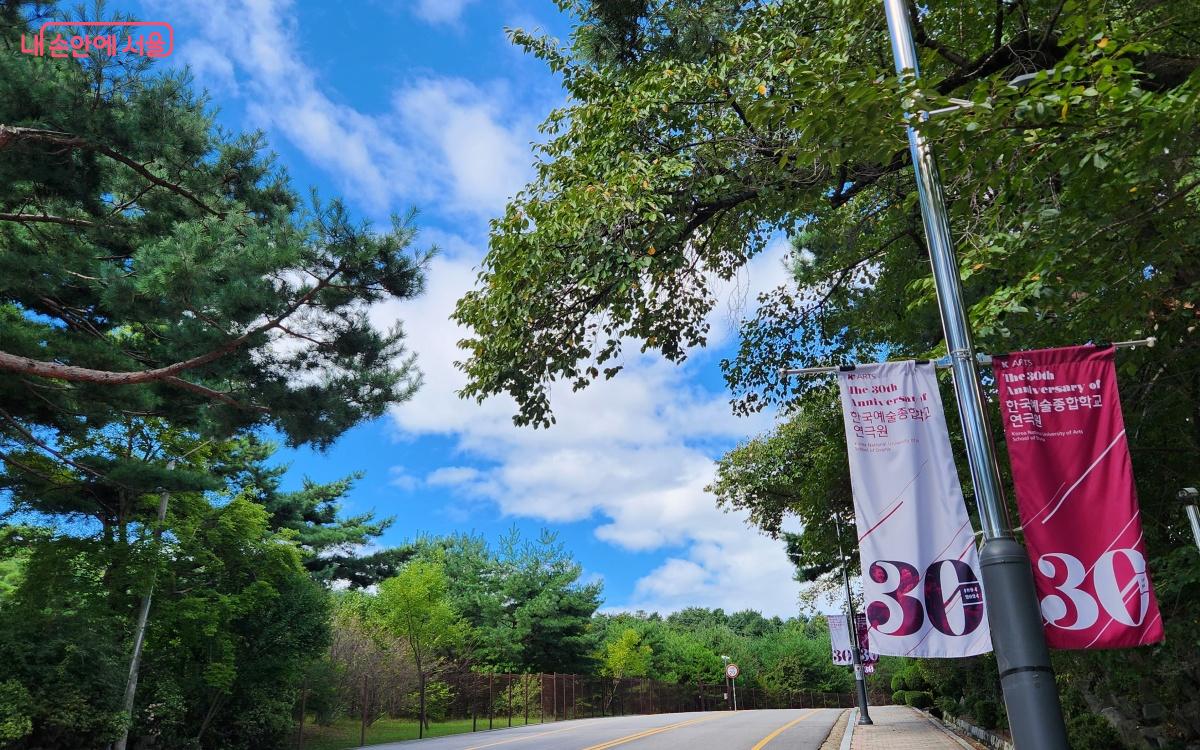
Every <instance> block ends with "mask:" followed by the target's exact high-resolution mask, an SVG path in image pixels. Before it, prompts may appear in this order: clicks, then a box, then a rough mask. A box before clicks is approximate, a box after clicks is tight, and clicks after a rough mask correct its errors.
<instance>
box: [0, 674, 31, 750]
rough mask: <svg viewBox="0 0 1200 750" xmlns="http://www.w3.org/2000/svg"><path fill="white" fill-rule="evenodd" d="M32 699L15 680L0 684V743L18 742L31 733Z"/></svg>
mask: <svg viewBox="0 0 1200 750" xmlns="http://www.w3.org/2000/svg"><path fill="white" fill-rule="evenodd" d="M32 703H33V698H32V697H31V696H30V695H29V691H28V690H26V689H25V687H24V686H23V685H21V683H19V682H17V681H16V680H8V681H6V682H0V741H6V742H11V741H14V740H19V739H21V738H22V737H24V736H25V735H27V734H29V733H30V732H31V731H33V719H31V718H30V714H31V712H32V705H31V704H32Z"/></svg>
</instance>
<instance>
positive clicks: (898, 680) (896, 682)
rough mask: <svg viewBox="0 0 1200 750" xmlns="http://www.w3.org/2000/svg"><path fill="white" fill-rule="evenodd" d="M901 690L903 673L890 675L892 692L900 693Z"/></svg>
mask: <svg viewBox="0 0 1200 750" xmlns="http://www.w3.org/2000/svg"><path fill="white" fill-rule="evenodd" d="M903 689H904V673H903V672H897V673H896V674H894V675H892V691H893V692H896V691H900V690H903Z"/></svg>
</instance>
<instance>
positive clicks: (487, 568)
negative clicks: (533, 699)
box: [417, 529, 602, 673]
mask: <svg viewBox="0 0 1200 750" xmlns="http://www.w3.org/2000/svg"><path fill="white" fill-rule="evenodd" d="M417 546H418V549H419V550H420V551H419V554H420V555H421V556H423V557H426V556H429V555H435V556H436V557H437V559H440V560H442V561H443V564H444V566H445V569H446V573H447V577H448V581H449V595H450V598H451V600H452V601H453V603H454V606H455V608H456V609H457V610H458V611H459V612H461V613H463V616H464V617H465V618H466V619H467V621H468V622H469V623H470V624H471V627H472V629H473V633H474V654H473V655H474V659H475V660H476V662H477V663H478V664H480V665H481V666H483V667H485V668H488V669H492V670H498V671H504V672H526V671H528V672H570V673H586V672H589V671H591V669H592V663H591V652H592V651H593V650H594V648H595V643H594V640H593V639H592V637H591V635H590V633H589V629H590V626H591V617H592V614H593V613H594V612H595V611H596V609H597V608H598V607H599V606H600V592H601V590H602V587H601V585H600V584H599V583H582V582H581V581H580V576H581V575H582V572H583V569H582V568H581V567H580V565H579V563H578V562H576V561H575V559H574V558H573V557H572V556H571V555H570V553H568V552H567V550H566V549H565V547H564V546H563V545H562V543H561V542H559V541H558V539H557V537H556V536H555V535H554V534H552V533H550V532H548V531H543V532H542V533H541V535H540V536H539V537H538V538H537V539H536V540H525V539H522V538H521V535H520V534H519V533H518V532H517V531H516V530H515V529H514V530H512V531H511V532H509V533H508V534H507V535H506V536H505V537H504V538H503V539H501V540H500V543H499V544H498V545H497V547H496V548H495V549H492V548H489V547H488V545H487V543H486V542H485V541H484V540H483V539H482V538H480V537H472V536H466V535H461V536H453V537H447V538H444V539H437V540H425V541H424V542H422V543H421V544H419V545H417Z"/></svg>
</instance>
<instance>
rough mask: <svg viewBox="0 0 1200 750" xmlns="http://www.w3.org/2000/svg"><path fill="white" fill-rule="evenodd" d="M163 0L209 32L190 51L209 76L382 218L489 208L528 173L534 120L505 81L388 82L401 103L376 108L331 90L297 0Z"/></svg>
mask: <svg viewBox="0 0 1200 750" xmlns="http://www.w3.org/2000/svg"><path fill="white" fill-rule="evenodd" d="M153 1H154V0H152V2H153ZM160 4H162V5H163V7H164V8H165V7H170V8H171V10H172V12H174V13H183V14H188V15H189V16H190V17H191V20H192V21H193V22H195V24H196V26H197V28H199V29H200V31H201V33H202V34H203V38H201V39H196V40H190V41H189V42H188V44H187V45H185V46H184V48H183V49H182V50H181V53H182V54H181V60H182V61H183V62H184V63H187V64H191V65H192V66H193V67H194V69H195V70H196V74H197V77H198V79H199V80H201V82H202V83H204V84H205V85H210V86H214V87H215V86H218V85H219V86H220V87H221V88H222V90H224V91H228V92H230V93H231V94H233V95H240V96H241V97H242V98H243V100H244V102H245V104H246V112H247V116H248V117H249V119H250V123H249V124H250V125H252V126H254V127H261V128H263V129H265V130H267V131H268V132H269V133H271V134H272V135H275V136H282V137H283V138H285V139H286V140H287V141H288V142H290V143H291V144H292V145H293V146H295V147H296V148H297V149H298V150H300V151H301V152H302V153H303V154H304V156H305V157H306V158H307V159H308V160H310V161H311V162H312V163H313V164H315V165H317V166H319V167H320V168H322V169H323V170H325V171H326V172H327V173H328V174H329V175H330V176H331V178H332V180H333V181H334V183H335V185H336V187H337V189H338V191H339V192H340V193H341V194H342V195H345V196H346V197H347V198H349V199H350V200H352V201H353V202H354V203H355V204H356V205H358V206H360V207H361V208H362V209H364V210H365V211H366V212H367V213H368V214H370V215H371V216H373V217H375V218H377V219H379V218H385V217H386V215H387V214H388V213H391V212H395V211H403V210H404V209H406V208H407V207H408V206H409V205H413V204H417V205H430V204H436V205H437V206H438V207H439V209H440V210H442V211H443V212H451V213H452V212H458V213H461V214H466V215H471V216H474V217H477V218H486V217H488V216H490V215H491V214H492V213H494V212H496V211H497V210H498V208H499V207H500V206H502V205H503V202H504V199H505V198H506V197H507V196H509V195H511V194H513V193H514V192H516V190H517V189H518V188H519V187H520V186H521V185H522V184H523V183H524V181H525V179H526V177H527V175H528V174H529V172H530V168H529V165H530V163H531V162H532V157H531V156H530V155H529V150H528V148H527V147H526V144H527V143H528V142H529V141H530V140H531V139H532V138H533V137H534V136H535V135H536V127H535V125H536V122H535V120H534V119H532V118H531V117H523V116H522V115H520V114H519V112H520V110H519V108H518V107H516V106H515V104H514V103H513V102H511V101H508V98H507V90H506V89H505V88H504V87H503V86H500V85H493V86H492V87H491V88H488V89H484V88H480V87H477V86H475V85H474V84H471V83H469V82H466V81H463V80H461V79H458V78H449V77H447V78H443V77H436V76H428V77H425V78H422V79H420V80H417V81H415V82H412V83H410V84H408V85H404V86H402V87H400V88H399V89H397V90H393V91H390V92H381V94H382V98H383V99H384V100H385V101H391V102H392V103H393V104H394V105H395V106H394V107H393V108H391V109H389V110H387V111H385V112H382V113H379V114H369V115H368V114H364V113H362V112H360V111H359V110H357V109H355V108H354V107H352V106H349V105H347V104H344V103H341V102H339V101H336V100H335V99H334V98H333V97H331V96H330V94H329V93H327V92H326V91H325V87H323V85H322V82H321V80H320V79H319V77H318V75H317V73H316V72H315V71H314V70H313V69H311V68H310V67H309V66H308V65H307V64H306V62H305V61H304V57H303V55H304V50H302V49H297V47H296V46H295V44H294V40H295V39H297V38H299V36H300V35H299V34H298V29H297V22H296V20H295V17H294V15H293V14H292V12H291V11H292V4H291V2H290V0H188V1H187V2H180V3H172V4H170V5H169V6H168V5H166V4H165V3H161V2H160ZM465 4H466V2H465V1H464V0H457V1H456V2H447V1H446V0H437V1H436V2H434V1H432V0H430V1H428V2H422V6H426V5H427V6H428V9H429V11H428V12H429V17H430V18H445V19H453V18H457V17H458V14H459V13H460V12H461V10H462V7H463V6H464V5H465ZM418 10H420V8H418ZM234 28H236V29H239V30H240V33H239V34H230V33H229V30H230V29H234ZM441 175H447V177H444V178H443V177H440V176H441Z"/></svg>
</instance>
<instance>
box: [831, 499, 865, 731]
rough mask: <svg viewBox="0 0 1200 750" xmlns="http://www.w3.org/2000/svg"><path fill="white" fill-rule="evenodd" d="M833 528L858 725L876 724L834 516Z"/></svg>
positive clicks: (856, 618)
mask: <svg viewBox="0 0 1200 750" xmlns="http://www.w3.org/2000/svg"><path fill="white" fill-rule="evenodd" d="M833 527H834V529H835V530H836V531H837V543H838V557H839V558H840V561H841V563H842V585H844V586H845V587H846V611H847V612H849V613H850V620H849V628H850V660H851V663H852V664H853V665H854V683H855V687H857V689H858V723H859V724H874V723H875V722H873V721H871V714H870V713H869V712H868V710H867V708H868V706H867V675H866V674H865V673H864V672H863V663H862V652H861V650H860V649H859V647H860V645H861V644H860V643H859V641H858V615H857V614H855V612H854V597H853V596H851V595H850V572H849V565H848V564H847V562H846V553H845V552H844V551H842V522H841V521H839V520H838V517H837V514H834V516H833Z"/></svg>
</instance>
